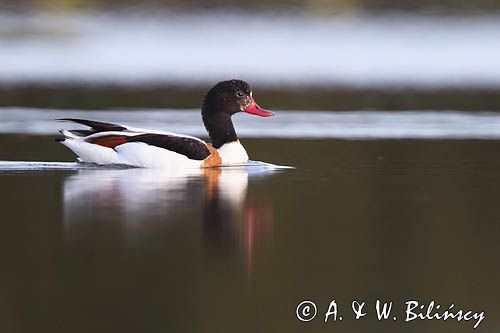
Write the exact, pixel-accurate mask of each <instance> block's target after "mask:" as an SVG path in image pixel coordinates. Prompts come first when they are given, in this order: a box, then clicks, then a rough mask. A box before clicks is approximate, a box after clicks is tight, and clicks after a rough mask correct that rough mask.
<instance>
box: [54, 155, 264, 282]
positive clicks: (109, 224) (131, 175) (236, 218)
mask: <svg viewBox="0 0 500 333" xmlns="http://www.w3.org/2000/svg"><path fill="white" fill-rule="evenodd" d="M272 172H273V170H272V168H271V167H270V166H269V165H266V164H262V165H253V166H251V165H250V166H244V167H231V168H218V169H205V170H185V171H182V172H181V173H179V174H171V173H169V174H167V173H165V172H164V171H162V170H151V169H126V170H80V171H79V172H78V173H77V174H74V175H71V176H69V177H68V178H66V179H65V181H64V191H63V200H64V225H65V239H66V241H67V242H70V243H71V242H73V243H78V242H81V241H85V240H88V239H89V237H90V239H96V238H99V237H101V236H102V234H103V233H106V232H107V231H106V230H108V228H117V230H115V231H111V235H108V236H107V237H106V239H108V238H109V239H112V238H115V237H117V235H116V234H118V235H119V237H120V244H121V245H124V246H126V247H139V246H143V245H147V244H149V242H150V241H151V240H152V239H153V238H154V237H155V235H158V234H161V233H162V232H164V231H165V229H166V228H173V227H174V226H175V225H178V224H180V223H181V222H183V223H189V221H192V220H195V221H196V220H199V219H202V230H203V239H204V240H205V243H206V244H207V246H208V247H209V249H214V250H216V251H217V252H221V253H224V254H226V253H232V252H235V251H236V252H237V253H239V254H240V255H242V256H243V257H245V258H246V263H245V265H246V266H247V269H248V272H250V271H251V267H252V261H253V258H254V255H255V252H256V250H257V248H258V245H259V244H262V242H265V241H266V240H267V239H269V237H268V235H269V234H270V233H271V232H272V222H273V216H272V208H271V206H270V204H269V203H266V202H263V201H262V200H260V199H259V198H251V197H249V196H248V193H247V186H248V179H249V178H255V177H258V176H262V175H266V174H269V173H272ZM193 215H194V216H193ZM112 230H113V229H112ZM93 241H94V240H93ZM105 245H106V246H113V245H112V244H105Z"/></svg>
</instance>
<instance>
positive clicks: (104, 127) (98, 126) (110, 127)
mask: <svg viewBox="0 0 500 333" xmlns="http://www.w3.org/2000/svg"><path fill="white" fill-rule="evenodd" d="M57 120H60V121H72V122H74V123H77V124H82V125H85V126H88V127H90V128H92V129H93V130H95V132H106V131H124V130H126V129H127V128H126V127H123V126H120V125H117V124H112V123H103V122H100V121H94V120H87V119H78V118H62V119H57Z"/></svg>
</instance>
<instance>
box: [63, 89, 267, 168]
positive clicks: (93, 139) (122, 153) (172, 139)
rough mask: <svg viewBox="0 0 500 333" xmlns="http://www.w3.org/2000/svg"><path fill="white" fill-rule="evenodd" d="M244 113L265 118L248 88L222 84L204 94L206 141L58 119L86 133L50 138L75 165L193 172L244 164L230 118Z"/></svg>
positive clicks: (245, 159)
mask: <svg viewBox="0 0 500 333" xmlns="http://www.w3.org/2000/svg"><path fill="white" fill-rule="evenodd" d="M239 112H245V113H248V114H252V115H256V116H260V117H270V116H273V115H274V112H272V111H269V110H266V109H263V108H262V107H260V106H259V105H258V104H257V103H256V102H255V100H254V98H253V94H252V89H251V87H250V85H249V84H248V83H247V82H245V81H243V80H237V79H233V80H227V81H221V82H218V83H217V84H215V85H214V86H213V87H212V88H210V89H209V90H208V92H207V93H206V95H205V97H204V98H203V102H202V106H201V118H202V121H203V124H204V125H205V129H206V130H207V132H208V136H209V137H210V140H211V142H205V141H203V140H201V139H199V138H196V137H193V136H189V135H182V134H177V133H172V132H165V131H157V130H148V129H141V128H134V127H129V126H124V125H120V124H115V123H107V122H101V121H94V120H87V119H77V118H62V119H57V120H59V121H66V122H72V123H77V124H80V125H85V126H87V127H88V128H89V129H83V130H82V129H73V130H67V129H61V130H60V131H59V132H60V133H61V136H60V137H58V138H56V141H58V142H60V143H61V144H63V145H64V146H66V147H67V148H69V149H70V150H71V151H72V152H73V153H75V154H76V156H77V161H78V162H82V163H92V164H98V165H127V166H132V167H142V168H170V169H198V168H211V167H220V166H232V165H241V164H245V163H247V162H248V160H249V157H248V154H247V151H246V150H245V148H244V147H243V145H242V144H241V143H240V141H239V139H238V136H237V134H236V131H235V129H234V125H233V122H232V116H233V115H235V114H237V113H239Z"/></svg>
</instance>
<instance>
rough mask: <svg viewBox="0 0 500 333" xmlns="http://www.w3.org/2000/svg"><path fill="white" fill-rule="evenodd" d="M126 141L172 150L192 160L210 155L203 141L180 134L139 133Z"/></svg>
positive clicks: (202, 158)
mask: <svg viewBox="0 0 500 333" xmlns="http://www.w3.org/2000/svg"><path fill="white" fill-rule="evenodd" d="M127 142H144V143H147V144H148V145H152V146H156V147H160V148H164V149H168V150H171V151H174V152H176V153H179V154H182V155H184V156H186V157H188V158H190V159H192V160H204V159H205V158H207V157H208V156H210V151H209V150H208V148H207V146H206V145H205V144H204V143H203V142H201V141H199V140H196V139H191V138H186V137H182V136H173V135H163V134H141V135H136V136H132V137H129V138H127Z"/></svg>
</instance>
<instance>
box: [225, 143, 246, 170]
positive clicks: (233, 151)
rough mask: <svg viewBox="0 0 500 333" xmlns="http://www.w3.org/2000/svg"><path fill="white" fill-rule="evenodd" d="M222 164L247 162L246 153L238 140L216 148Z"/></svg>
mask: <svg viewBox="0 0 500 333" xmlns="http://www.w3.org/2000/svg"><path fill="white" fill-rule="evenodd" d="M217 151H218V153H219V156H220V157H221V159H222V164H223V165H231V164H242V163H246V162H248V155H247V151H246V150H245V148H243V146H242V145H241V143H240V140H236V141H233V142H229V143H225V144H223V145H222V146H221V147H220V148H219V149H217Z"/></svg>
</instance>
